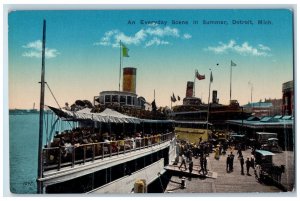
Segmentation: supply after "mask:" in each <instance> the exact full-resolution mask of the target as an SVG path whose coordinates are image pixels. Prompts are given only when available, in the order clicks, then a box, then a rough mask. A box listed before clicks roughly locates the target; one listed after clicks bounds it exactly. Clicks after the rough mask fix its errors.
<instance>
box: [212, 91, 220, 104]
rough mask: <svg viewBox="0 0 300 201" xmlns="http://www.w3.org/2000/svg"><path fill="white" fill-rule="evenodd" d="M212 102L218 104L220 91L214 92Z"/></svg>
mask: <svg viewBox="0 0 300 201" xmlns="http://www.w3.org/2000/svg"><path fill="white" fill-rule="evenodd" d="M212 102H213V103H218V102H219V101H218V91H217V90H213V92H212Z"/></svg>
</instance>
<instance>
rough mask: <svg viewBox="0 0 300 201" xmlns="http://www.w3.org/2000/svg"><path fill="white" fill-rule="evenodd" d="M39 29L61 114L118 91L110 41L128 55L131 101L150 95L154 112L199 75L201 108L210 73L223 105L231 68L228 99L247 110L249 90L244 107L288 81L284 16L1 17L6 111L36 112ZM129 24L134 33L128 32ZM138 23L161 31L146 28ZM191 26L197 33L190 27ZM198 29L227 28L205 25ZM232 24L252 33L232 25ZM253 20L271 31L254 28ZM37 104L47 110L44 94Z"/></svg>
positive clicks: (288, 31)
mask: <svg viewBox="0 0 300 201" xmlns="http://www.w3.org/2000/svg"><path fill="white" fill-rule="evenodd" d="M43 19H46V21H47V36H46V38H47V39H46V40H47V42H46V47H47V51H46V55H47V59H46V81H47V82H48V84H49V85H50V87H51V89H52V90H53V92H54V94H55V96H56V98H57V99H58V102H59V103H60V105H64V103H65V102H69V103H73V102H74V101H75V100H77V99H88V100H92V99H93V96H96V95H98V94H99V92H100V91H103V90H118V77H119V62H120V61H119V48H118V47H116V46H117V43H118V41H119V40H122V42H123V43H124V44H125V45H126V46H127V47H128V48H129V55H130V57H129V58H124V60H123V66H124V67H126V66H133V67H136V68H137V93H138V95H140V96H144V97H145V98H146V100H148V101H149V102H151V101H152V100H153V90H154V89H155V91H156V101H157V103H158V105H160V106H166V105H168V106H170V95H171V94H172V93H173V92H174V94H175V95H179V96H180V97H182V98H183V97H184V96H185V88H186V82H187V81H193V80H194V71H195V69H198V71H199V73H200V74H205V75H206V79H205V80H201V81H196V92H195V94H196V96H197V97H200V98H202V99H203V101H204V102H207V97H208V85H209V79H208V78H209V69H212V71H213V77H214V81H213V83H212V90H218V98H219V99H220V102H221V103H222V104H228V102H229V83H230V79H229V77H230V61H231V60H233V61H234V63H236V64H237V66H236V67H233V80H232V99H237V100H238V101H239V102H240V103H241V104H245V103H247V102H248V101H250V89H251V86H250V85H251V84H252V85H253V101H259V100H260V99H264V98H281V95H282V94H281V93H282V92H281V90H282V83H284V82H287V81H290V80H292V79H293V40H292V39H293V35H292V12H290V11H289V10H122V11H121V10H119V11H117V10H106V11H16V12H12V13H10V14H9V22H8V23H9V33H8V39H9V43H8V44H9V67H8V69H9V107H10V108H30V107H32V104H33V102H35V103H36V104H38V103H39V85H38V82H39V80H40V71H41V58H40V55H41V53H40V52H41V51H40V49H41V38H42V21H43ZM129 20H130V21H135V24H128V21H129ZM141 20H145V21H157V20H161V21H167V24H166V25H159V24H151V25H145V24H141V23H140V21H141ZM172 20H179V21H188V24H180V25H178V24H172ZM194 20H197V21H198V24H192V22H193V21H194ZM203 20H206V21H226V22H227V23H228V24H227V25H222V24H209V25H205V24H203ZM233 20H236V21H239V20H241V21H247V22H248V21H249V20H251V21H252V22H253V24H250V25H249V24H233V23H232V21H233ZM258 20H265V21H266V22H271V24H262V25H260V24H258V23H257V21H258ZM217 63H218V64H219V65H218V66H216V64H217ZM249 83H251V84H249ZM182 98H181V99H182ZM46 104H48V105H53V106H55V105H56V104H55V102H54V100H53V98H51V97H50V95H49V92H48V93H47V96H46ZM176 104H181V102H177V103H176Z"/></svg>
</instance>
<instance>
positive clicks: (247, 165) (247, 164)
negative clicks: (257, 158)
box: [246, 157, 251, 176]
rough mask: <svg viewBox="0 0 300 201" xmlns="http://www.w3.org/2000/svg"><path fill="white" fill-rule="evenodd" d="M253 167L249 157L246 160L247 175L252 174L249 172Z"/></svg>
mask: <svg viewBox="0 0 300 201" xmlns="http://www.w3.org/2000/svg"><path fill="white" fill-rule="evenodd" d="M250 167H251V161H250V160H249V157H247V160H246V168H247V175H248V176H251V174H249V169H250Z"/></svg>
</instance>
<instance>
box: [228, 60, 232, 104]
mask: <svg viewBox="0 0 300 201" xmlns="http://www.w3.org/2000/svg"><path fill="white" fill-rule="evenodd" d="M231 62H232V61H231ZM231 80H232V63H230V99H229V104H230V102H231Z"/></svg>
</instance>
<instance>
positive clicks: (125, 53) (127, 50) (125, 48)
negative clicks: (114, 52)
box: [121, 43, 129, 57]
mask: <svg viewBox="0 0 300 201" xmlns="http://www.w3.org/2000/svg"><path fill="white" fill-rule="evenodd" d="M121 46H122V56H123V57H129V55H128V52H129V49H128V48H127V47H126V46H125V45H124V44H123V43H121Z"/></svg>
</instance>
